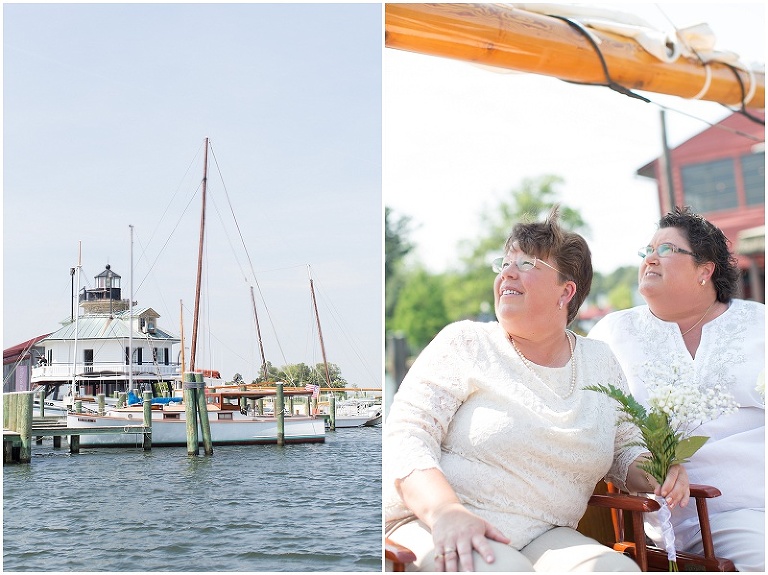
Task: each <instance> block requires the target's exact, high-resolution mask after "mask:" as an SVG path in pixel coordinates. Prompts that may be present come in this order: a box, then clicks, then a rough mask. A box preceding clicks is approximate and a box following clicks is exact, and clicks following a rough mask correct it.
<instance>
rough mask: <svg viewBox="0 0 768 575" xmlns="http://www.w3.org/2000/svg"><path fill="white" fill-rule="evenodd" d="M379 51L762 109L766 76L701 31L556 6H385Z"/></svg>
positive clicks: (702, 27) (705, 30) (701, 27)
mask: <svg viewBox="0 0 768 575" xmlns="http://www.w3.org/2000/svg"><path fill="white" fill-rule="evenodd" d="M385 14H386V22H385V44H386V46H387V47H389V48H397V49H402V50H407V51H411V52H419V53H423V54H428V55H433V56H442V57H447V58H454V59H458V60H465V61H468V62H474V63H476V64H483V65H488V66H494V67H498V68H504V69H508V70H516V71H520V72H529V73H534V74H543V75H547V76H554V77H557V78H560V79H562V80H565V81H569V82H576V83H584V84H595V85H609V86H611V87H612V88H614V89H617V88H618V89H619V91H622V89H624V90H645V91H649V92H656V93H661V94H670V95H674V96H679V97H682V98H688V99H702V100H707V101H714V102H719V103H721V104H724V105H727V106H733V107H741V106H744V107H749V108H764V107H765V70H764V67H763V68H761V69H754V68H753V67H750V66H747V65H745V64H743V63H742V62H740V61H739V58H738V55H736V54H734V53H732V52H721V51H717V50H715V49H714V41H715V39H714V34H713V33H712V31H711V29H710V28H709V27H708V26H707V25H706V24H701V25H697V26H692V27H690V28H686V29H683V30H677V31H675V33H674V34H670V33H667V32H663V31H658V30H654V29H653V28H652V27H651V26H650V25H648V24H646V23H645V22H644V21H643V20H642V19H640V18H634V17H632V16H631V15H627V14H622V13H620V12H617V11H612V10H585V9H584V8H581V7H579V6H577V5H561V4H387V5H386V8H385Z"/></svg>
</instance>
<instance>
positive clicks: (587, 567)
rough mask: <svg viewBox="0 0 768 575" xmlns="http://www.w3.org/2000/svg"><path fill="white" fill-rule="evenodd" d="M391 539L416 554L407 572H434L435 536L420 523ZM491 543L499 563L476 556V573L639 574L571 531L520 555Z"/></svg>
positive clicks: (556, 532)
mask: <svg viewBox="0 0 768 575" xmlns="http://www.w3.org/2000/svg"><path fill="white" fill-rule="evenodd" d="M389 538H390V539H391V540H392V541H394V542H395V543H400V544H401V545H405V546H406V547H408V548H409V549H411V551H413V552H414V553H415V554H416V562H415V563H413V564H412V565H409V567H408V571H434V569H435V563H434V553H435V548H434V544H433V542H432V534H431V533H430V531H429V529H427V527H426V526H425V525H424V524H423V523H422V522H421V521H411V522H410V523H406V524H405V525H402V526H401V527H398V528H397V529H395V530H394V531H393V532H392V533H391V534H390V535H389ZM489 543H490V544H491V547H492V548H493V553H494V555H495V557H496V560H495V561H494V562H493V563H491V564H488V563H486V562H485V561H483V559H481V558H480V555H479V554H478V553H477V552H475V553H474V554H473V561H474V564H475V571H507V572H511V571H555V572H563V571H587V572H597V571H599V572H606V571H640V569H639V568H638V566H637V564H636V563H635V562H634V561H633V560H632V559H630V558H629V557H626V556H624V555H621V554H620V553H617V552H616V551H613V550H612V549H610V548H608V547H606V546H605V545H601V544H600V543H598V542H597V541H595V540H594V539H590V538H589V537H585V536H584V535H582V534H581V533H579V532H578V531H576V530H575V529H571V528H569V527H555V528H554V529H550V530H549V531H547V532H546V533H544V534H543V535H541V536H539V537H537V538H536V539H534V540H533V541H531V542H530V543H529V544H528V545H526V546H525V547H524V548H523V549H521V550H520V551H517V550H516V549H514V548H512V547H510V546H509V545H504V544H502V543H498V542H496V541H490V540H489Z"/></svg>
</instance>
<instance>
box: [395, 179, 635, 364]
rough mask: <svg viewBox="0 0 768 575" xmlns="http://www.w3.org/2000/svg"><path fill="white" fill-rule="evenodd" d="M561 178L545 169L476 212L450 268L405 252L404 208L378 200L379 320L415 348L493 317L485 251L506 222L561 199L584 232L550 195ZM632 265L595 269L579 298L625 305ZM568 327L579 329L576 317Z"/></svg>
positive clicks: (497, 245)
mask: <svg viewBox="0 0 768 575" xmlns="http://www.w3.org/2000/svg"><path fill="white" fill-rule="evenodd" d="M562 183H563V180H562V178H560V177H559V176H555V175H545V176H542V177H539V178H534V179H525V180H523V181H522V182H521V184H520V185H519V186H518V187H517V188H515V189H512V190H510V192H509V196H508V197H507V198H504V199H502V200H501V201H500V202H499V204H498V205H496V206H494V207H492V208H490V209H485V210H483V211H482V212H481V213H480V214H479V218H480V223H481V226H480V227H481V229H482V230H483V231H482V232H481V233H480V234H479V235H478V236H477V237H475V238H472V239H466V240H463V241H462V242H461V244H460V245H459V250H458V254H457V259H456V266H455V269H451V270H446V271H443V272H440V273H435V272H432V271H429V270H427V269H426V268H425V267H424V265H423V264H422V263H421V262H419V261H418V260H415V259H414V258H412V257H409V256H411V255H412V253H413V251H414V248H415V245H414V244H413V242H412V240H411V237H410V236H411V234H412V233H413V231H414V227H413V226H414V224H413V222H412V220H411V218H410V216H408V215H407V214H397V213H395V212H394V211H393V210H392V209H390V208H389V207H386V206H385V218H384V219H385V248H384V249H385V263H384V271H385V312H384V315H385V326H386V331H387V334H388V335H392V334H396V333H398V334H402V335H404V336H405V338H406V341H407V344H408V347H409V348H410V350H411V351H412V352H414V353H418V351H420V350H421V349H423V348H424V346H426V345H427V343H429V342H430V341H431V340H432V338H433V337H434V336H435V335H436V334H437V332H438V331H440V330H441V329H442V328H443V327H444V326H446V325H448V324H449V323H452V322H454V321H459V320H462V319H478V320H486V321H489V320H493V319H495V316H494V311H493V300H494V298H493V275H492V272H491V271H490V261H491V259H492V257H494V256H498V255H499V253H500V251H501V249H502V247H503V245H504V243H505V241H506V239H507V237H508V236H509V233H510V232H511V230H512V227H513V226H514V225H515V224H516V223H517V222H519V221H524V220H530V219H533V220H541V219H543V218H544V217H545V216H546V214H547V213H548V212H549V210H550V209H551V208H552V206H553V205H554V204H555V203H559V204H560V218H561V223H562V225H563V227H565V228H567V229H569V230H571V231H574V232H578V233H580V234H582V235H584V236H585V237H586V238H587V239H589V238H588V236H589V226H588V225H587V223H586V222H585V221H584V219H583V218H582V216H581V214H580V213H579V212H578V210H576V209H573V208H570V207H568V206H567V205H565V204H564V203H563V202H560V201H558V200H557V196H558V192H557V187H558V186H559V185H560V184H562ZM637 270H638V268H637V267H634V266H626V267H621V268H618V269H617V270H615V271H614V272H612V273H610V274H607V275H603V274H600V273H599V272H597V271H595V272H594V278H593V282H592V287H591V291H590V295H589V298H588V299H587V302H585V305H587V306H590V305H592V306H594V305H596V306H598V307H603V308H606V307H607V308H610V309H612V310H617V309H626V308H628V307H632V306H633V305H635V304H634V302H633V296H634V293H635V292H636V290H637ZM571 328H572V329H574V330H575V331H580V329H579V326H578V325H572V326H571Z"/></svg>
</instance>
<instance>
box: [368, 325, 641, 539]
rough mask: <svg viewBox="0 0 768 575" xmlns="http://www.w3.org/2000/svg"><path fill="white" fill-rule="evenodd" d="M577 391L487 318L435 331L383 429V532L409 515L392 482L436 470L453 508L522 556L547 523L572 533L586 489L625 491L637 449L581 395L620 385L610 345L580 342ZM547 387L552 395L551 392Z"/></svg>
mask: <svg viewBox="0 0 768 575" xmlns="http://www.w3.org/2000/svg"><path fill="white" fill-rule="evenodd" d="M576 339H577V342H576V346H575V350H574V353H575V356H574V357H575V362H576V375H577V380H576V390H575V392H574V393H573V394H572V395H570V396H569V397H565V398H563V396H564V395H567V393H568V388H569V386H570V380H571V366H570V362H569V364H568V365H566V366H565V367H563V368H545V367H541V366H534V367H535V370H536V372H537V374H538V375H537V376H534V375H533V373H532V372H531V370H530V369H529V368H528V367H526V365H525V364H524V363H523V361H522V360H521V358H520V357H519V356H518V355H517V353H516V352H515V350H514V348H513V347H512V345H511V344H510V342H509V340H508V339H507V334H506V332H505V331H504V329H503V328H502V327H501V326H500V325H499V324H498V323H496V322H491V323H480V322H472V321H461V322H457V323H454V324H451V325H449V326H447V327H446V328H444V329H443V330H442V331H441V332H440V333H439V334H438V335H437V336H436V337H435V339H434V340H433V341H432V342H431V343H430V344H429V345H428V346H427V347H426V348H425V349H424V351H423V352H422V353H421V355H420V356H419V357H418V358H417V359H416V361H415V362H414V364H413V366H412V367H411V369H410V370H409V372H408V374H407V376H406V377H405V379H404V381H403V382H402V384H401V386H400V388H399V390H398V392H397V394H396V395H395V398H394V401H393V403H392V405H391V407H390V412H389V415H388V418H387V420H386V422H385V425H384V471H383V472H384V488H383V491H384V512H385V521H386V523H387V527H388V529H391V528H392V526H394V525H397V524H399V523H401V522H403V521H407V520H408V519H411V518H413V513H412V512H411V511H410V509H408V508H407V507H406V506H405V504H404V503H403V501H402V500H401V499H400V497H399V495H398V493H397V490H396V488H395V481H396V480H397V479H403V478H405V477H407V476H408V475H410V474H411V473H412V472H413V471H414V470H417V469H430V468H438V469H440V470H441V471H442V473H443V474H444V475H445V477H446V479H447V480H448V482H449V483H450V484H451V486H452V487H453V489H454V490H455V491H456V494H457V496H458V497H459V499H460V501H461V502H462V503H463V504H464V505H465V506H466V507H467V508H469V509H470V510H471V511H473V512H474V513H477V514H478V515H479V516H481V517H483V518H484V519H486V520H487V521H489V522H490V523H491V524H493V525H494V526H496V527H497V528H498V529H500V530H501V531H502V532H503V533H504V534H505V535H506V536H507V537H509V538H510V539H511V545H512V546H513V547H515V548H517V549H521V548H522V547H524V546H525V545H526V544H528V543H529V542H530V541H531V540H533V539H534V538H536V537H537V536H539V535H541V534H542V533H544V532H545V531H547V530H549V529H551V528H552V527H554V526H568V527H576V525H577V524H578V522H579V520H580V519H581V517H582V516H583V514H584V512H585V510H586V507H587V501H588V499H589V497H590V495H591V494H592V492H593V489H594V487H595V484H596V483H597V482H598V481H600V480H601V479H602V478H603V477H605V476H608V477H609V478H610V480H611V481H613V482H615V483H616V484H618V485H619V486H621V487H623V486H624V482H625V480H626V475H627V470H628V468H629V466H630V465H631V463H632V462H633V461H634V460H635V459H636V458H637V456H638V455H640V454H641V453H643V452H644V451H645V450H644V449H643V448H641V447H637V446H632V447H628V444H629V443H631V442H632V441H637V440H638V438H639V432H638V431H637V430H636V428H634V427H633V426H632V425H630V424H627V423H621V424H618V418H619V413H618V410H617V405H618V404H617V403H616V402H615V401H614V400H613V399H610V398H609V397H607V396H606V395H604V394H602V393H598V392H593V391H586V390H583V389H581V388H582V387H583V386H585V385H590V384H609V383H610V384H613V385H615V386H617V387H620V388H621V389H623V390H625V391H626V390H627V387H626V382H625V380H624V376H623V373H622V371H621V368H620V367H619V364H618V362H617V361H616V359H615V358H614V356H613V354H612V353H611V351H610V349H609V348H608V346H607V345H605V344H603V343H602V342H598V341H595V340H589V339H586V338H583V337H578V336H577V338H576ZM551 386H554V389H553V388H552V387H551Z"/></svg>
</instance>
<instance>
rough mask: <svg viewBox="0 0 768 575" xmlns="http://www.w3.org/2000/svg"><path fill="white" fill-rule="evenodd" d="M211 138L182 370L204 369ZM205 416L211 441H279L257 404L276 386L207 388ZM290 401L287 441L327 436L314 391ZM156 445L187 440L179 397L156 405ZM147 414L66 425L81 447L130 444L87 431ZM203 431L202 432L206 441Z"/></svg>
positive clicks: (131, 412)
mask: <svg viewBox="0 0 768 575" xmlns="http://www.w3.org/2000/svg"><path fill="white" fill-rule="evenodd" d="M208 148H209V142H208V138H206V139H205V154H204V162H203V179H202V203H203V206H202V213H201V221H200V240H199V249H198V262H197V283H196V289H195V309H194V320H193V328H192V341H191V354H190V359H189V367H188V370H185V369H184V365H181V371H182V372H186V373H196V372H200V374H201V375H202V372H201V371H200V370H197V369H196V361H195V360H196V352H197V336H198V329H199V321H198V318H199V315H200V291H201V279H202V258H203V242H204V240H205V204H206V183H207V174H208ZM204 393H205V398H206V407H207V414H201V417H205V416H207V418H208V422H209V424H210V437H211V442H212V444H213V445H254V444H267V443H277V441H278V433H279V429H278V418H277V417H276V414H274V412H273V413H272V415H265V412H266V411H267V410H265V409H261V408H257V405H263V403H264V402H265V401H266V402H272V403H273V404H274V400H275V398H276V395H277V393H276V388H275V387H257V388H253V387H251V388H248V386H246V389H245V390H241V389H239V388H235V387H234V386H233V387H232V388H231V389H227V388H226V387H217V388H211V387H205V388H204ZM174 394H175V395H181V390H180V389H176V390H174ZM283 394H284V396H285V397H286V398H287V399H288V401H289V406H290V407H289V408H288V409H287V411H288V413H285V414H284V430H283V438H284V442H285V443H322V442H324V441H325V424H324V422H323V420H322V418H316V417H313V416H312V415H310V414H309V398H310V396H311V395H312V391H310V390H306V389H303V388H286V389H285V390H284V392H283ZM301 397H303V398H305V400H306V401H305V405H306V408H305V413H304V414H303V415H302V414H301V413H300V412H301V408H300V406H299V408H298V409H295V407H296V406H295V405H294V400H295V399H296V398H301ZM151 416H152V445H153V446H183V445H187V429H186V427H187V421H186V417H187V413H186V410H185V406H183V405H182V404H181V403H180V402H163V403H158V404H154V403H153V405H152V410H151ZM142 417H143V406H142V405H141V404H136V405H131V406H127V407H110V408H108V409H105V412H104V413H103V414H99V413H88V414H84V413H71V412H70V413H69V414H68V415H67V426H68V427H70V428H78V429H80V430H82V432H81V434H80V446H81V447H126V446H133V445H141V443H142V437H141V435H140V434H118V433H110V434H96V433H95V432H94V434H91V435H89V434H88V433H87V430H88V428H101V427H124V426H126V425H131V424H136V423H137V422H139V421H141V420H142ZM202 435H203V434H202V433H199V434H198V437H199V438H200V442H201V443H202V441H203V439H202Z"/></svg>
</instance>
